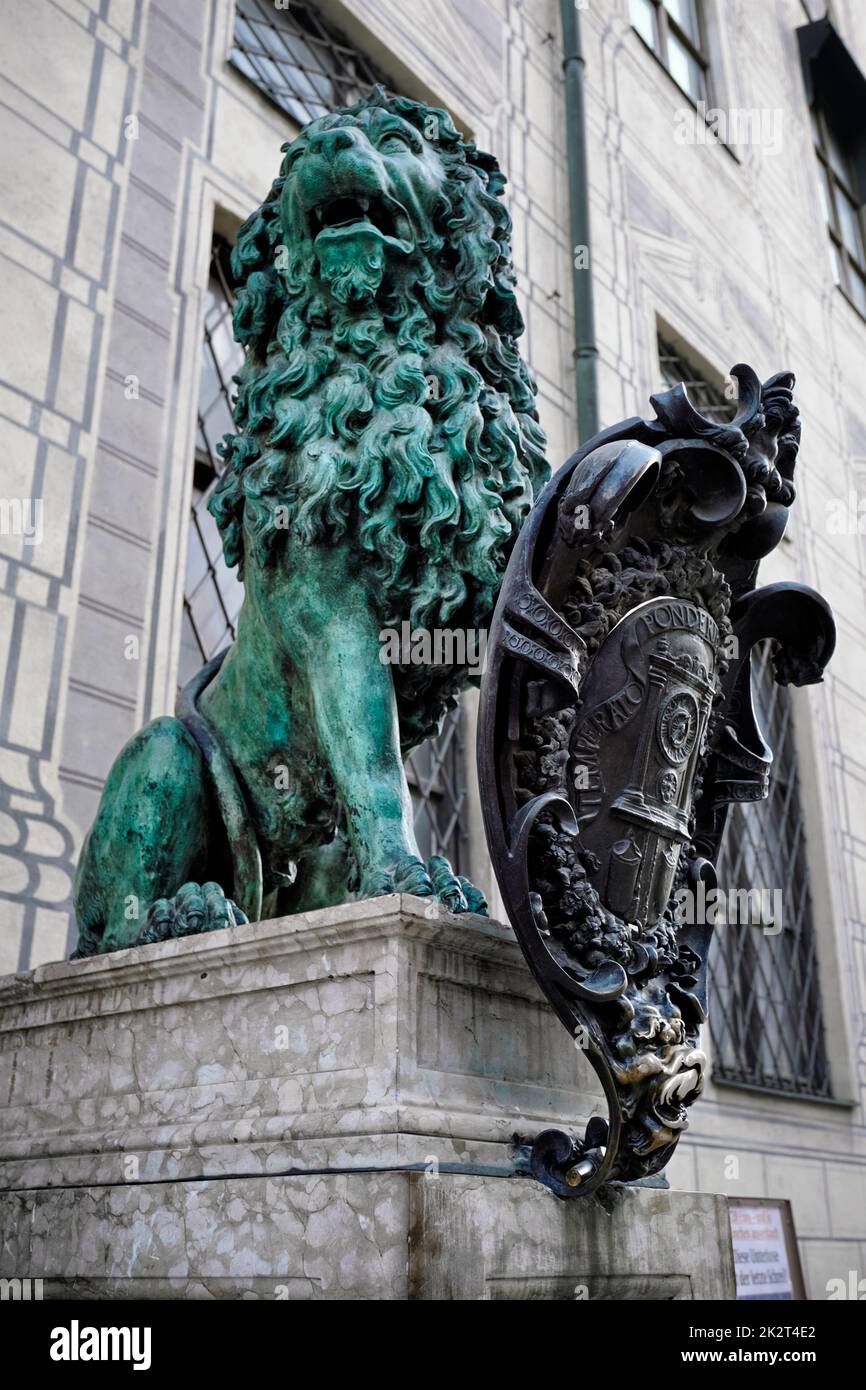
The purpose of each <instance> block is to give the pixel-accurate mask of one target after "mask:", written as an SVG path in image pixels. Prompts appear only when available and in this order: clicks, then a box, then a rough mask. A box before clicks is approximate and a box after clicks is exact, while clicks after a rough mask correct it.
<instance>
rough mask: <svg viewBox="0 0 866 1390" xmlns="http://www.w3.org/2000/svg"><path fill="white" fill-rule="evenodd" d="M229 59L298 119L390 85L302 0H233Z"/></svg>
mask: <svg viewBox="0 0 866 1390" xmlns="http://www.w3.org/2000/svg"><path fill="white" fill-rule="evenodd" d="M231 63H232V65H233V67H236V68H237V70H238V72H242V73H243V75H244V77H246V78H248V79H249V81H250V82H252V83H253V84H254V86H256V87H258V88H259V90H260V91H261V92H263V93H264V95H265V96H266V97H267V98H268V99H269V100H270V101H272V102H273V103H274V104H275V105H276V106H279V108H280V110H282V111H284V112H285V113H286V115H287V116H291V118H292V120H293V121H297V123H298V125H306V124H307V122H308V121H312V120H315V119H316V117H318V116H324V115H325V114H326V113H327V112H328V111H333V110H334V108H335V107H338V106H351V105H352V104H353V103H354V102H356V101H358V100H359V99H360V98H361V97H362V96H364V95H365V93H366V92H367V91H368V90H369V88H370V87H371V86H373V84H374V83H376V82H381V83H382V84H383V85H384V86H386V87H390V86H391V85H392V84H391V83H390V82H389V80H388V78H387V77H385V76H384V74H383V73H381V72H380V71H379V70H378V68H376V67H375V66H374V64H373V63H371V62H370V61H369V59H368V58H365V57H364V55H363V54H362V53H359V52H358V51H357V49H355V48H353V47H352V45H351V44H350V43H349V41H348V40H347V39H345V38H344V37H343V35H342V34H341V33H340V32H339V31H338V30H337V29H333V28H331V26H330V25H327V24H325V22H324V21H323V20H322V19H320V17H319V14H318V7H317V6H316V5H312V4H307V3H306V2H305V0H299V3H294V0H293V3H291V4H288V5H286V6H285V7H281V8H280V9H276V8H275V7H274V5H273V3H271V0H237V5H236V8H235V29H234V42H233V45H232V52H231Z"/></svg>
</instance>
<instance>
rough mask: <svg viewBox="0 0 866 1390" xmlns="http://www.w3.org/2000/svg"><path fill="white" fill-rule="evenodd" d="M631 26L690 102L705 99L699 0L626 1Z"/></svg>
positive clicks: (705, 89)
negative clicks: (627, 2)
mask: <svg viewBox="0 0 866 1390" xmlns="http://www.w3.org/2000/svg"><path fill="white" fill-rule="evenodd" d="M629 12H630V16H631V23H632V27H633V28H634V29H636V30H637V32H638V33H639V34H640V36H641V38H642V39H643V41H644V43H645V44H646V45H647V47H648V48H651V49H652V51H653V53H654V54H655V55H656V57H657V58H658V59H659V62H660V63H662V65H663V66H664V67H666V68H667V70H668V72H669V73H670V75H671V77H672V78H673V79H674V81H675V82H676V84H677V86H678V87H680V88H681V89H682V90H683V91H684V92H685V93H686V96H689V97H691V99H692V101H694V102H698V101H706V100H707V70H708V68H709V59H708V58H707V55H706V52H705V50H704V46H703V35H702V32H701V20H700V15H699V13H698V0H629Z"/></svg>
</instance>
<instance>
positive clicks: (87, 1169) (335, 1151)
mask: <svg viewBox="0 0 866 1390" xmlns="http://www.w3.org/2000/svg"><path fill="white" fill-rule="evenodd" d="M592 1113H601V1114H606V1108H605V1106H604V1104H603V1103H602V1101H601V1098H600V1089H599V1087H598V1085H597V1083H596V1081H595V1078H594V1076H593V1075H592V1073H591V1071H590V1069H589V1067H588V1064H587V1063H586V1060H585V1058H584V1057H583V1056H582V1055H581V1054H580V1053H579V1052H578V1051H577V1050H576V1049H575V1048H574V1047H573V1046H572V1044H571V1042H570V1040H569V1038H568V1036H567V1035H566V1033H565V1032H564V1030H563V1029H562V1027H561V1025H560V1024H559V1023H558V1021H557V1020H556V1019H555V1018H554V1016H553V1014H552V1013H551V1011H550V1009H549V1006H548V1005H547V1004H546V1002H545V1001H544V1000H543V998H542V996H541V994H540V992H539V991H538V989H537V988H536V986H535V984H534V982H533V980H532V978H531V976H530V974H529V972H528V970H527V968H526V966H525V964H524V961H523V958H522V956H521V954H520V951H519V948H518V946H517V944H516V941H515V939H514V936H513V934H512V932H511V930H510V928H508V927H506V926H503V925H501V924H499V923H496V922H490V921H488V920H487V919H485V918H481V917H453V916H450V915H449V914H447V913H445V912H444V911H442V910H441V909H439V907H438V906H437V905H436V904H435V903H433V904H431V903H429V902H425V901H424V900H423V899H418V898H411V897H404V896H397V895H395V896H392V897H388V898H377V899H373V900H370V901H367V902H361V903H348V904H345V905H343V906H340V907H336V908H330V909H325V910H323V911H318V912H311V913H306V914H302V915H298V916H295V917H286V918H279V919H275V920H272V921H267V922H259V923H254V924H251V925H248V926H243V927H238V928H235V929H233V930H229V931H220V932H213V933H210V934H208V935H204V936H196V937H190V938H188V939H186V940H180V941H174V942H167V943H162V944H160V945H156V946H143V947H136V948H134V949H132V950H128V951H118V952H114V953H112V954H110V955H106V956H97V957H93V958H91V959H89V960H84V961H72V962H69V961H67V962H61V963H58V964H56V965H46V966H40V967H39V968H38V969H37V970H34V971H32V972H30V973H29V974H26V975H14V976H7V977H5V978H3V979H2V980H0V1187H2V1188H12V1189H15V1188H42V1187H66V1186H81V1185H87V1186H93V1185H102V1184H117V1183H120V1184H123V1183H151V1182H155V1181H157V1180H159V1181H166V1180H178V1179H181V1180H186V1179H191V1178H226V1177H232V1176H251V1175H267V1174H271V1175H274V1174H287V1173H293V1172H307V1173H308V1172H314V1171H318V1170H321V1169H329V1170H334V1169H349V1170H354V1169H369V1168H371V1167H372V1168H383V1169H388V1168H400V1167H406V1166H409V1165H418V1166H421V1167H423V1168H427V1169H429V1168H434V1167H436V1166H437V1165H446V1168H447V1166H448V1165H456V1166H457V1167H461V1168H465V1167H467V1166H474V1165H481V1166H482V1167H485V1168H488V1169H492V1170H494V1171H501V1172H503V1173H505V1172H507V1171H508V1170H509V1168H510V1166H511V1162H512V1156H513V1151H514V1140H515V1136H518V1137H520V1138H525V1137H529V1138H531V1137H532V1136H534V1135H535V1134H536V1133H537V1132H538V1131H539V1130H540V1129H543V1128H546V1127H547V1126H550V1125H559V1126H561V1127H563V1128H566V1129H571V1128H579V1127H580V1126H581V1125H582V1124H585V1123H586V1120H587V1118H588V1117H589V1115H590V1114H592Z"/></svg>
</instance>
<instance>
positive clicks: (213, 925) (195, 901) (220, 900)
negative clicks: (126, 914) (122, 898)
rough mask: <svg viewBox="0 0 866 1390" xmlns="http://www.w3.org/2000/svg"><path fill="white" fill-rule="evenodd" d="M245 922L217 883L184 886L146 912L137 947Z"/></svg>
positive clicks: (244, 917) (241, 914) (236, 907)
mask: <svg viewBox="0 0 866 1390" xmlns="http://www.w3.org/2000/svg"><path fill="white" fill-rule="evenodd" d="M247 920H248V919H247V917H246V916H245V914H244V913H243V912H242V911H241V909H240V908H239V907H238V905H237V903H234V902H232V900H231V898H227V897H226V895H225V893H224V892H223V890H222V888H220V886H219V884H218V883H185V884H184V885H183V887H182V888H179V889H178V890H177V892H176V893H175V895H174V897H173V898H157V899H156V901H155V902H153V903H151V905H150V907H149V908H148V912H147V917H146V919H145V923H144V927H143V928H142V931H141V935H140V936H139V938H138V941H137V942H136V943H135V944H136V945H137V946H150V945H152V944H153V943H154V942H156V941H172V940H174V938H175V937H179V936H197V935H198V933H199V932H206V931H220V930H221V929H222V928H223V927H237V926H240V924H241V923H242V922H246V921H247Z"/></svg>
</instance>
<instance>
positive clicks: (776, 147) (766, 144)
mask: <svg viewBox="0 0 866 1390" xmlns="http://www.w3.org/2000/svg"><path fill="white" fill-rule="evenodd" d="M674 122H675V129H674V141H675V143H676V144H677V145H731V146H737V145H757V146H758V147H759V148H760V149H762V150H764V151H765V153H766V154H779V153H780V151H781V149H782V108H781V107H779V106H776V107H767V106H761V107H758V106H750V107H745V106H732V107H729V108H728V110H722V109H721V107H718V106H710V107H708V106H707V103H706V102H705V101H704V100H701V101H699V102H698V103H697V110H695V109H694V107H691V106H684V107H680V109H679V110H677V111H675V112H674Z"/></svg>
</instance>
